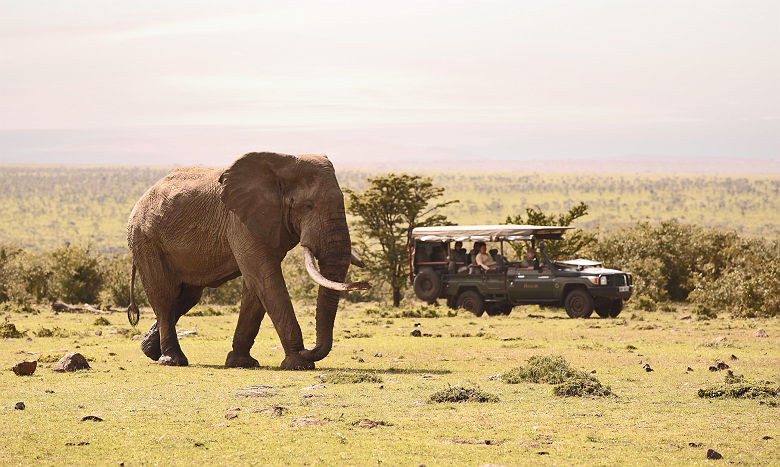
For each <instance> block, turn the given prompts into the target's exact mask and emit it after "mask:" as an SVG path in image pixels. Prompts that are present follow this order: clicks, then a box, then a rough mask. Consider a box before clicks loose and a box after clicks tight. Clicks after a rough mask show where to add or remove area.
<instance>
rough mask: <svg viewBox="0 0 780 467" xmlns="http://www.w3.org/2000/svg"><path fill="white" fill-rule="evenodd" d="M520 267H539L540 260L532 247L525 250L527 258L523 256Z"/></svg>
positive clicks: (534, 268) (535, 268)
mask: <svg viewBox="0 0 780 467" xmlns="http://www.w3.org/2000/svg"><path fill="white" fill-rule="evenodd" d="M520 269H528V270H532V269H533V270H538V269H539V260H538V259H537V258H536V252H534V250H532V249H531V248H528V251H526V252H525V258H523V262H522V263H520Z"/></svg>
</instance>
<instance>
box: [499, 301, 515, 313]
mask: <svg viewBox="0 0 780 467" xmlns="http://www.w3.org/2000/svg"><path fill="white" fill-rule="evenodd" d="M512 308H514V307H513V306H512V305H510V304H509V303H504V305H503V306H502V307H501V314H502V315H507V316H509V313H512Z"/></svg>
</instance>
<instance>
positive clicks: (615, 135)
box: [0, 1, 780, 173]
mask: <svg viewBox="0 0 780 467" xmlns="http://www.w3.org/2000/svg"><path fill="white" fill-rule="evenodd" d="M0 4H2V5H3V11H4V15H3V16H2V17H0V37H2V40H3V43H4V45H5V47H4V49H3V50H2V51H0V96H2V101H3V106H2V108H3V110H2V111H0V163H3V162H4V163H54V164H95V163H100V164H129V165H149V164H153V165H168V164H179V165H183V164H205V165H216V166H219V165H225V164H227V163H229V162H230V161H232V160H233V159H235V158H236V157H237V156H238V155H240V154H243V153H246V152H250V151H261V150H271V151H278V152H285V153H325V154H328V155H329V157H330V158H331V159H332V160H333V161H334V164H337V165H342V166H345V167H354V166H359V167H360V166H365V167H375V166H387V165H388V164H389V165H393V164H396V165H397V166H399V167H405V166H410V165H411V166H414V165H415V164H419V165H420V167H426V166H431V165H434V166H446V165H447V164H448V162H449V163H455V162H456V161H458V162H464V163H465V164H466V165H468V164H469V163H471V162H473V163H474V164H477V163H480V161H482V160H489V161H499V163H498V164H497V165H498V166H500V165H501V164H500V161H512V162H511V163H509V165H522V164H523V163H524V162H525V163H528V164H531V165H533V164H535V163H536V162H535V161H543V160H548V159H552V160H553V161H560V163H561V164H564V165H567V164H568V162H567V161H575V162H576V161H587V160H596V161H602V162H603V161H619V162H620V163H621V164H623V165H625V166H626V168H627V169H630V168H631V165H632V163H635V164H636V166H637V167H638V168H639V171H667V170H671V171H674V170H675V166H676V163H677V162H679V164H680V167H688V168H690V169H699V170H701V171H705V172H716V173H720V172H722V173H729V172H732V171H735V170H737V171H740V170H744V171H747V172H750V173H766V172H767V171H769V172H770V173H777V172H778V171H780V170H779V169H778V164H779V163H780V162H779V161H780V113H778V109H780V49H778V48H777V46H776V44H778V43H780V30H778V28H777V27H776V22H777V21H776V20H777V18H779V17H780V3H777V2H772V1H756V2H751V3H749V4H735V3H732V2H726V1H712V2H706V3H702V2H686V1H683V2H678V1H675V2H671V1H662V2H654V3H652V4H637V3H633V2H631V3H626V2H616V1H593V2H573V1H560V2H545V3H542V4H539V3H538V2H509V1H495V2H466V1H456V2H431V3H424V4H421V3H419V2H394V3H392V4H386V3H379V2H360V3H354V2H345V1H341V2H328V3H320V2H284V3H272V2H267V3H265V2H261V3H257V2H231V3H228V4H214V3H211V2H198V1H186V2H185V1H169V2H164V3H157V2H154V3H153V2H121V1H120V2H114V3H104V4H99V6H96V5H95V4H94V3H91V2H86V1H74V2H68V3H37V2H36V3H18V2H7V1H0ZM654 161H658V163H659V164H663V167H653V162H654ZM719 164H724V165H723V166H719ZM575 165H576V164H575ZM582 165H583V166H585V167H587V164H582Z"/></svg>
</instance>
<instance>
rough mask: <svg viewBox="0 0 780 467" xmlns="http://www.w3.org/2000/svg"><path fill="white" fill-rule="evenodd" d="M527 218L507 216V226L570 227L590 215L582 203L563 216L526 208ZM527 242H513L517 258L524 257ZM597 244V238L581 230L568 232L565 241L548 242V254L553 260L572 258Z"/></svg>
mask: <svg viewBox="0 0 780 467" xmlns="http://www.w3.org/2000/svg"><path fill="white" fill-rule="evenodd" d="M525 213H526V217H523V215H522V214H518V215H516V216H514V217H512V216H507V218H506V223H507V224H521V225H524V224H530V225H556V226H561V227H568V226H570V225H571V223H572V222H574V221H575V220H577V219H579V218H580V217H583V216H586V215H587V214H588V205H587V204H585V203H583V202H580V204H578V205H577V206H574V207H573V208H571V209H569V212H566V213H562V214H558V215H555V214H545V213H543V212H542V210H541V209H535V208H526V210H525ZM524 243H525V242H512V243H511V245H512V248H513V249H514V250H515V253H517V256H518V257H520V258H522V257H523V246H524ZM595 243H596V236H595V235H594V234H592V233H588V232H585V231H584V230H581V229H575V230H569V231H568V232H566V238H565V239H564V240H551V241H549V242H547V248H546V251H547V254H548V256H550V258H551V259H555V258H564V257H572V256H574V255H576V254H577V253H579V252H580V251H581V250H583V249H585V248H588V247H590V246H592V245H594V244H595Z"/></svg>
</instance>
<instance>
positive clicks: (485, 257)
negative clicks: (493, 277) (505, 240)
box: [477, 243, 496, 271]
mask: <svg viewBox="0 0 780 467" xmlns="http://www.w3.org/2000/svg"><path fill="white" fill-rule="evenodd" d="M477 265H478V266H479V267H480V268H482V269H483V270H484V271H490V270H491V269H496V261H495V260H494V259H493V257H492V256H490V255H489V254H488V253H487V246H486V245H485V244H484V243H483V244H482V245H480V246H479V253H477Z"/></svg>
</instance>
